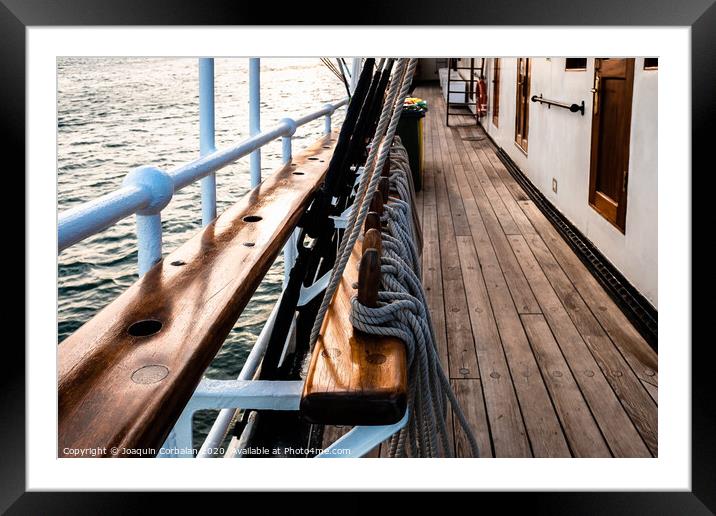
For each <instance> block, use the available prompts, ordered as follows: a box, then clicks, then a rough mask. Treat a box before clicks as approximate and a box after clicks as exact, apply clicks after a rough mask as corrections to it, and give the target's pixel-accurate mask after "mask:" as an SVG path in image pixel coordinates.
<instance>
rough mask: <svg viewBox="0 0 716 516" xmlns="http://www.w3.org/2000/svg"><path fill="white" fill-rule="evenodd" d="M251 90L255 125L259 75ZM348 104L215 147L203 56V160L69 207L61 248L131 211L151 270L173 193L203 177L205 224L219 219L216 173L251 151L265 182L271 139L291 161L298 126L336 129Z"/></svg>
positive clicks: (257, 176) (256, 176)
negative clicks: (336, 117)
mask: <svg viewBox="0 0 716 516" xmlns="http://www.w3.org/2000/svg"><path fill="white" fill-rule="evenodd" d="M251 61H252V63H251V65H250V70H251V71H252V73H253V74H256V75H258V65H257V62H258V59H255V60H254V59H252V60H251ZM249 82H250V86H252V88H251V91H250V93H249V97H250V107H251V113H252V114H253V115H252V120H251V122H250V123H251V126H252V127H251V129H252V131H253V130H256V129H257V128H258V120H257V119H256V120H255V119H254V117H256V118H258V111H257V110H256V109H253V107H254V106H258V105H259V93H258V87H259V81H258V78H255V79H254V80H250V81H249ZM347 103H348V98H344V99H342V100H339V101H338V102H335V103H333V104H326V105H324V106H323V107H322V108H321V109H319V110H317V111H314V112H312V113H309V114H307V115H304V116H302V117H300V118H297V119H292V118H284V119H282V120H281V121H280V122H279V123H278V124H277V125H276V126H275V127H273V128H271V129H268V130H266V131H263V132H257V133H256V134H252V135H251V136H250V137H249V138H247V139H246V140H244V141H242V142H239V143H237V144H236V145H233V146H231V147H228V148H226V149H220V150H216V149H214V62H213V59H211V58H202V59H200V60H199V108H200V109H199V119H200V124H199V126H200V133H201V134H200V158H199V159H197V160H195V161H192V162H190V163H187V164H185V165H182V166H180V167H177V168H174V169H172V170H169V171H164V170H160V169H158V168H156V167H152V166H142V167H138V168H136V169H134V170H132V171H131V172H130V173H129V174H128V175H127V177H126V178H125V179H124V183H123V185H122V187H121V188H119V189H117V190H115V191H114V192H111V193H109V194H107V195H103V196H101V197H99V198H97V199H94V200H92V201H89V202H87V203H84V204H82V205H80V206H77V207H75V208H72V209H69V210H67V211H64V212H62V213H61V214H60V216H59V221H58V227H57V241H58V244H57V247H58V252H62V251H63V250H64V249H67V248H68V247H70V246H72V245H74V244H76V243H77V242H80V241H82V240H84V239H85V238H87V237H89V236H92V235H94V234H96V233H99V232H100V231H103V230H104V229H106V228H108V227H110V226H112V225H113V224H116V223H117V222H118V221H120V220H122V219H124V218H125V217H128V216H130V215H133V214H136V215H137V246H138V248H139V256H138V262H139V275H140V276H141V275H143V274H144V273H146V272H147V271H148V270H149V269H150V268H151V267H152V266H153V265H154V264H155V263H157V262H158V261H159V260H161V257H162V225H161V212H162V210H163V209H164V208H165V207H166V206H167V205H168V204H169V202H170V201H171V199H172V196H173V195H174V193H176V192H178V191H179V190H181V189H182V188H185V187H186V186H188V185H190V184H192V183H195V182H196V181H199V180H201V203H202V223H203V224H204V225H206V224H208V223H209V222H210V221H211V220H213V219H214V218H215V217H216V181H215V179H214V174H215V172H216V171H218V170H220V169H221V168H223V167H225V166H227V165H230V164H231V163H233V162H235V161H236V160H238V159H240V158H243V157H244V156H247V155H249V154H251V156H252V160H251V179H252V181H251V186H252V187H253V186H256V184H258V183H259V182H260V181H261V171H260V154H259V153H260V149H261V147H263V146H264V145H266V144H267V143H269V142H271V141H273V140H276V139H278V138H281V139H282V142H283V145H282V149H283V156H282V158H283V161H284V163H287V162H289V161H290V159H291V152H292V151H291V140H292V136H293V134H294V133H295V132H296V129H297V128H298V127H301V126H302V125H305V124H308V123H309V122H312V121H314V120H317V119H319V118H321V117H325V119H326V121H325V130H326V132H327V133H329V132H330V130H331V116H332V115H333V113H334V112H335V111H336V110H337V109H338V108H340V107H341V106H343V105H345V104H347Z"/></svg>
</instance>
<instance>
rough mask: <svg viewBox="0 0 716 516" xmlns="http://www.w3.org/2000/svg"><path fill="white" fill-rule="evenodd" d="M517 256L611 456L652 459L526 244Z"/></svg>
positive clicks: (520, 248) (524, 243)
mask: <svg viewBox="0 0 716 516" xmlns="http://www.w3.org/2000/svg"><path fill="white" fill-rule="evenodd" d="M514 238H515V239H517V238H522V237H514ZM523 240H524V239H523ZM518 256H519V258H520V260H521V261H520V263H521V265H522V266H523V268H524V271H525V274H526V275H527V276H528V277H529V278H530V283H531V284H532V285H533V286H534V288H535V293H536V295H537V299H538V300H539V302H540V305H541V306H542V311H543V313H544V316H545V319H546V320H547V323H548V324H549V326H550V328H551V329H552V333H553V334H554V336H555V338H556V340H557V342H558V343H559V345H560V348H561V349H562V353H563V354H564V356H565V358H566V360H567V362H568V363H569V365H570V367H571V369H572V373H573V374H574V375H575V378H576V380H577V382H578V383H579V385H580V387H581V389H582V393H583V394H584V397H585V399H586V400H587V402H588V403H589V405H590V407H591V409H592V413H593V414H594V417H595V418H596V420H597V422H598V423H599V426H600V428H601V429H602V434H603V435H604V437H605V439H606V440H607V443H608V444H609V446H610V448H611V450H612V453H613V454H614V455H615V456H617V457H648V456H651V454H650V453H649V450H648V449H647V447H646V445H645V444H644V441H643V440H642V439H641V436H640V435H639V432H637V430H636V427H635V426H634V424H633V423H632V421H631V419H630V418H629V416H628V415H627V413H626V411H625V410H624V407H623V406H622V404H621V403H620V402H619V399H618V398H617V396H616V394H615V393H614V391H613V390H612V388H611V387H610V384H609V382H608V381H607V379H606V377H605V376H604V373H603V372H602V370H601V368H600V367H599V364H598V363H597V362H596V360H595V359H594V357H593V356H592V354H591V352H590V351H589V349H588V348H587V345H586V344H585V342H584V339H583V338H582V336H581V334H580V333H579V331H578V330H577V328H576V327H575V326H574V324H573V323H572V320H571V319H570V318H569V315H568V314H567V312H566V310H565V309H564V306H562V302H561V301H560V300H559V298H558V297H557V294H556V293H555V292H554V290H553V289H552V286H551V285H550V283H549V280H548V279H547V277H546V276H545V275H544V272H542V269H541V268H540V266H539V264H538V263H537V260H536V259H535V258H534V256H533V255H532V253H531V251H530V250H529V247H528V246H527V243H526V242H523V245H521V246H520V247H519V252H518Z"/></svg>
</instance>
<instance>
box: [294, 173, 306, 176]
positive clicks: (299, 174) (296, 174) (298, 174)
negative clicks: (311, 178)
mask: <svg viewBox="0 0 716 516" xmlns="http://www.w3.org/2000/svg"><path fill="white" fill-rule="evenodd" d="M303 174H304V172H294V173H293V175H294V176H302V175H303Z"/></svg>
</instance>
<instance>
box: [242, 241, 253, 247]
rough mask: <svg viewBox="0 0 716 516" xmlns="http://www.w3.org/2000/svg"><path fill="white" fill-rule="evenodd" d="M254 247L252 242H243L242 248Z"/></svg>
mask: <svg viewBox="0 0 716 516" xmlns="http://www.w3.org/2000/svg"><path fill="white" fill-rule="evenodd" d="M255 245H256V244H255V243H254V242H244V246H246V247H253V246H255Z"/></svg>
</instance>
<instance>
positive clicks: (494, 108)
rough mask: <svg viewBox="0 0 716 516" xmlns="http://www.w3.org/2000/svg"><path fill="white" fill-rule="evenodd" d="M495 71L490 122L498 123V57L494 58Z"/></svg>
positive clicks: (496, 125)
mask: <svg viewBox="0 0 716 516" xmlns="http://www.w3.org/2000/svg"><path fill="white" fill-rule="evenodd" d="M494 64H495V72H494V77H493V79H492V98H493V101H492V124H493V125H494V126H495V127H498V126H499V125H500V59H499V58H497V59H495V60H494Z"/></svg>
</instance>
